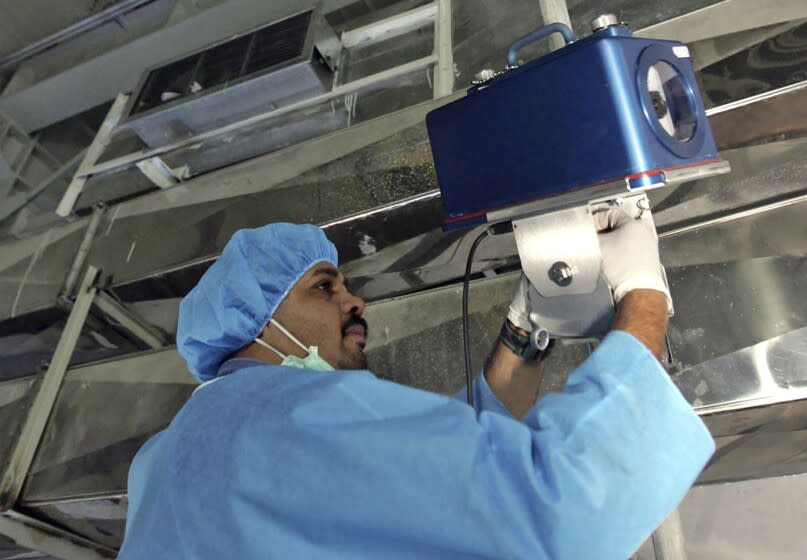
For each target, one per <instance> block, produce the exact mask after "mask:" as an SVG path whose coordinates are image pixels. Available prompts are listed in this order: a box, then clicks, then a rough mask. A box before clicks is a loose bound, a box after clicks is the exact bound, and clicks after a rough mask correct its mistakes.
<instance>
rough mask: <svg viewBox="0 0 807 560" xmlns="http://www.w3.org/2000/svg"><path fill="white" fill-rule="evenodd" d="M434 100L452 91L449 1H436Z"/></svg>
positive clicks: (452, 73) (452, 54) (452, 50)
mask: <svg viewBox="0 0 807 560" xmlns="http://www.w3.org/2000/svg"><path fill="white" fill-rule="evenodd" d="M434 55H435V56H436V57H437V66H436V67H435V72H434V98H435V99H437V98H439V97H444V96H446V95H450V94H451V93H452V92H453V91H454V47H453V44H452V38H451V0H437V20H436V21H435V22H434Z"/></svg>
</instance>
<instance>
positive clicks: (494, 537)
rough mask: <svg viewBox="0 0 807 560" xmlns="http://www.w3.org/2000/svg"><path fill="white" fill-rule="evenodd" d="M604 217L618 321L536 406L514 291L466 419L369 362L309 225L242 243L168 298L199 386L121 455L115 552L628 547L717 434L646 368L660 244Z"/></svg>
mask: <svg viewBox="0 0 807 560" xmlns="http://www.w3.org/2000/svg"><path fill="white" fill-rule="evenodd" d="M599 219H600V220H601V221H602V225H603V226H604V228H605V229H606V230H607V231H604V232H603V233H602V234H601V246H602V248H603V254H604V262H603V274H604V275H605V276H606V278H607V279H608V280H609V283H610V284H611V286H612V287H614V291H615V295H616V299H617V300H618V301H619V306H618V312H617V316H616V319H615V321H614V325H613V331H612V332H611V333H610V334H609V335H608V336H607V337H606V339H605V340H604V341H603V343H602V344H601V345H600V346H599V347H598V349H597V350H596V351H595V352H594V353H593V354H592V355H591V356H590V357H589V358H588V359H587V360H586V361H585V363H583V364H582V365H581V366H580V367H579V368H578V369H577V370H576V371H575V372H573V373H572V375H571V376H570V378H569V380H568V383H567V385H566V388H565V389H564V391H563V393H558V394H551V395H548V396H546V397H544V398H543V399H541V400H540V401H539V402H538V403H537V404H536V403H535V398H536V394H537V390H538V385H539V384H540V380H541V364H540V361H535V360H532V361H530V360H526V359H524V358H523V357H522V356H521V354H523V353H524V352H522V346H521V345H520V343H519V335H523V334H524V333H523V331H520V330H519V329H520V327H519V325H520V326H521V327H529V325H528V323H525V321H526V308H525V303H524V301H525V298H524V293H523V288H524V284H523V283H522V286H521V287H520V288H519V290H518V292H517V294H516V297H515V299H514V301H513V304H512V305H511V308H510V312H509V314H508V319H507V320H508V321H509V324H506V325H505V328H504V329H503V331H506V334H505V338H507V339H508V341H507V343H506V344H505V343H504V342H503V341H500V342H499V343H498V344H497V345H496V347H495V348H494V350H493V352H492V354H491V358H490V360H489V361H488V364H487V366H486V370H485V372H484V375H480V376H478V377H477V379H476V381H475V382H474V391H475V395H476V399H475V403H476V410H474V409H472V408H471V407H469V406H468V405H466V404H465V403H464V402H462V401H460V400H456V399H451V398H448V397H444V396H441V395H436V394H432V393H428V392H425V391H420V390H417V389H413V388H409V387H405V386H401V385H397V384H394V383H390V382H387V381H382V380H379V379H376V378H375V377H374V376H373V375H372V374H371V373H370V372H368V371H364V368H366V359H365V357H364V353H363V349H364V345H365V340H366V335H367V332H366V324H365V322H364V320H363V319H362V318H361V316H362V312H363V311H364V302H363V301H362V300H361V299H359V298H358V297H355V296H354V295H352V294H351V293H350V292H349V291H348V290H347V288H346V286H345V282H344V278H343V277H342V275H341V274H340V273H339V271H338V269H337V264H338V263H337V255H336V250H335V249H334V247H333V245H332V244H331V243H330V242H329V241H328V240H327V239H326V238H325V235H324V234H323V233H322V231H321V230H320V229H319V228H316V227H314V226H298V225H292V224H272V225H269V226H265V227H263V228H259V229H254V230H242V231H239V232H237V233H236V234H235V235H234V236H233V238H232V239H231V240H230V242H229V243H228V245H227V247H225V249H224V252H223V254H222V256H221V258H220V259H219V260H218V261H217V262H216V263H215V264H214V265H213V266H212V267H211V268H210V269H209V270H208V271H207V272H206V273H205V275H204V276H203V277H202V279H201V280H200V281H199V284H198V285H197V286H196V287H195V288H194V289H193V290H192V291H191V292H190V293H189V294H188V296H187V297H186V298H185V299H184V300H183V302H182V305H181V307H180V316H179V330H178V334H177V346H178V350H179V352H180V353H181V354H182V356H183V357H184V358H185V359H186V361H187V363H188V367H189V369H190V371H191V373H192V374H194V375H195V376H196V377H197V378H199V379H200V380H201V381H203V382H205V383H204V384H203V385H202V386H201V387H200V388H199V389H197V391H196V392H195V394H194V395H193V396H192V397H191V398H190V399H189V401H188V402H187V403H186V404H185V406H184V407H183V408H182V410H181V411H180V412H179V413H178V414H177V416H176V418H175V419H174V420H173V422H172V423H171V425H170V426H169V427H168V428H167V429H166V430H164V431H163V432H161V433H160V434H157V435H156V436H154V437H153V438H152V439H151V440H149V441H148V442H147V443H146V445H145V446H144V447H143V449H141V450H140V452H139V453H138V455H137V457H136V458H135V461H134V463H133V465H132V468H131V471H130V475H129V514H128V517H127V527H126V538H125V541H124V544H123V548H122V550H121V554H120V558H122V559H125V560H129V559H141V558H142V559H155V558H171V559H182V558H193V559H207V558H211V559H214V558H215V559H218V558H239V559H241V558H283V559H295V560H296V559H306V558H501V559H507V560H510V559H518V558H553V559H559V558H564V559H565V558H570V559H575V560H580V559H596V558H608V559H620V560H621V559H624V558H626V557H627V556H629V555H630V554H631V553H632V552H633V551H634V550H635V549H636V548H637V547H638V546H639V545H640V544H641V542H642V541H643V540H644V539H645V538H646V537H648V536H649V534H650V533H651V532H652V530H653V529H654V528H655V527H656V526H657V525H658V524H659V523H660V522H661V521H662V520H663V518H664V517H665V516H666V515H667V514H668V513H669V512H670V511H671V510H673V509H674V508H675V506H676V505H677V503H678V502H679V501H680V500H681V498H682V497H683V496H684V494H685V493H686V491H687V489H688V488H689V486H690V485H691V484H692V482H693V481H694V479H695V478H696V476H697V475H698V473H699V472H700V470H701V469H702V467H703V466H704V464H705V462H706V461H707V459H708V458H709V456H710V454H711V453H712V451H713V443H712V440H711V437H710V436H709V434H708V432H707V431H706V429H705V427H704V426H703V424H702V423H701V421H700V420H699V419H698V418H697V416H696V415H695V414H694V413H693V412H692V410H691V408H690V407H689V405H688V404H687V403H686V402H685V401H684V399H683V398H682V397H681V395H680V393H679V392H678V391H677V390H676V388H675V386H674V385H673V384H672V383H671V382H670V380H669V378H668V376H667V374H666V373H665V371H664V370H663V369H662V368H661V366H660V365H659V363H658V361H657V359H656V357H654V355H656V356H658V355H660V354H661V352H662V346H663V340H664V332H665V330H666V325H667V317H668V314H667V309H668V301H669V294H668V293H667V291H666V286H665V283H664V282H663V281H662V280H661V276H660V266H659V259H658V247H657V240H656V237H655V232H654V231H652V227H651V228H648V227H647V226H646V225H645V224H643V222H641V221H637V220H634V219H631V218H630V217H628V216H626V215H625V214H622V213H619V212H611V213H609V214H608V215H603V216H600V217H599ZM628 247H629V248H630V250H628ZM507 333H509V334H507ZM513 333H515V334H513ZM511 347H512V348H514V349H515V351H514V350H512V349H511ZM522 419H523V421H522Z"/></svg>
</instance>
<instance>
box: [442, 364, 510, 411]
mask: <svg viewBox="0 0 807 560" xmlns="http://www.w3.org/2000/svg"><path fill="white" fill-rule="evenodd" d="M472 387H473V391H474V410H476V413H477V414H479V413H481V412H485V411H486V412H495V413H497V414H503V415H504V416H507V417H509V418H513V419H515V418H514V417H513V415H512V414H510V411H509V410H507V407H506V406H504V403H503V402H502V401H501V400H499V397H497V396H496V393H494V392H493V389H491V388H490V385H488V380H487V379H486V378H485V374H484V372H479V375H477V376H476V378H475V379H474V380H473V383H472ZM454 398H455V399H456V400H458V401H461V402H464V403H466V404H467V403H468V392H467V391H466V389H465V387H463V388H462V389H460V390H459V391H457V393H455V394H454Z"/></svg>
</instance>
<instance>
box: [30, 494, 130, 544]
mask: <svg viewBox="0 0 807 560" xmlns="http://www.w3.org/2000/svg"><path fill="white" fill-rule="evenodd" d="M127 507H128V500H127V499H126V496H125V495H121V496H115V495H110V496H105V497H95V498H84V499H81V500H62V501H55V502H48V503H43V504H38V505H33V506H28V507H26V508H25V511H26V513H28V514H29V515H31V516H32V517H35V518H37V519H41V520H43V521H47V522H48V523H52V524H54V525H56V526H59V527H65V528H66V529H68V530H70V531H72V532H73V533H76V534H77V535H81V536H82V537H85V538H87V539H90V540H92V541H94V542H97V543H99V544H102V545H104V546H108V547H112V548H120V546H121V544H123V534H124V530H125V529H126V508H127Z"/></svg>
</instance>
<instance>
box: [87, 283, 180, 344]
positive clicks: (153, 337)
mask: <svg viewBox="0 0 807 560" xmlns="http://www.w3.org/2000/svg"><path fill="white" fill-rule="evenodd" d="M93 303H94V304H95V306H96V307H97V308H98V309H100V310H101V312H102V313H104V314H105V315H106V316H107V317H109V318H110V319H111V320H112V321H113V322H114V323H116V324H117V326H119V327H121V328H122V329H124V330H125V331H126V332H128V333H129V334H131V335H132V336H133V337H135V338H137V339H138V340H140V341H141V342H143V343H144V344H145V345H146V346H148V347H149V348H153V349H155V350H157V349H160V348H165V347H166V346H168V344H169V340H168V336H167V335H166V334H165V333H164V332H162V331H161V330H160V329H158V328H157V327H155V326H153V325H150V324H149V323H147V322H145V321H144V320H142V319H141V318H140V317H138V316H137V315H135V314H134V313H132V312H131V311H129V310H128V309H127V308H126V307H124V306H123V304H121V303H120V302H119V301H118V300H116V299H114V298H113V297H112V296H110V295H109V294H107V293H106V292H103V291H100V292H98V293H97V294H96V295H95V300H94V302H93Z"/></svg>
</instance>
